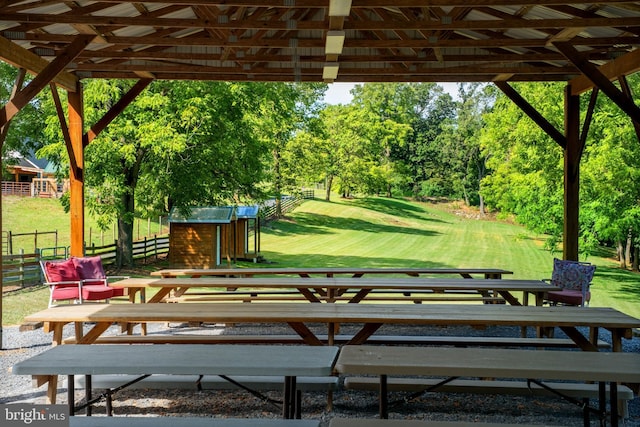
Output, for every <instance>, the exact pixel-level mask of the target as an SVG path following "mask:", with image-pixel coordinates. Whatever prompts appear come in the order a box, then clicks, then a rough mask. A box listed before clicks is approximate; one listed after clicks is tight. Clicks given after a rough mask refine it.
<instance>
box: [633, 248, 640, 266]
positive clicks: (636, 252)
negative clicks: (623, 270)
mask: <svg viewBox="0 0 640 427" xmlns="http://www.w3.org/2000/svg"><path fill="white" fill-rule="evenodd" d="M639 257H640V246H635V247H634V248H633V266H632V268H631V269H632V270H633V271H640V262H638V258H639Z"/></svg>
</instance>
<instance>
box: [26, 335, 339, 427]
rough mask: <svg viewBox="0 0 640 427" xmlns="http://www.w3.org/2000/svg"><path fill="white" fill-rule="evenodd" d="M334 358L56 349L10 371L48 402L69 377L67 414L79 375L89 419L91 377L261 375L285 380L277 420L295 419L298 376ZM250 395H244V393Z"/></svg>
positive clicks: (310, 352) (325, 371)
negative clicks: (39, 388) (41, 389)
mask: <svg viewBox="0 0 640 427" xmlns="http://www.w3.org/2000/svg"><path fill="white" fill-rule="evenodd" d="M337 354H338V348H337V347H330V346H326V347H320V348H313V347H308V346H268V347H267V346H260V345H219V346H211V345H198V344H184V345H171V344H167V345H153V346H150V345H102V346H92V345H63V346H56V347H53V348H51V349H49V350H46V351H44V352H43V353H40V354H38V355H36V356H33V357H31V358H29V359H26V360H24V361H22V362H19V363H17V364H16V365H14V366H13V373H14V374H16V375H31V376H33V378H34V380H36V382H37V384H38V385H43V384H45V383H48V391H47V397H48V399H49V401H50V402H51V403H55V401H56V390H57V382H58V376H59V375H67V376H68V387H67V390H68V396H69V399H68V401H69V412H70V414H71V415H73V414H74V413H75V410H76V408H75V387H74V384H75V382H74V376H75V375H84V376H85V378H86V386H85V392H86V394H87V396H86V402H87V403H86V405H85V406H86V407H87V409H88V415H89V414H90V413H91V412H90V408H91V404H92V403H94V402H95V400H94V399H93V397H92V395H91V389H92V387H91V376H92V375H114V374H123V375H137V376H139V377H138V378H137V379H136V380H133V381H134V382H136V381H137V380H142V379H144V378H145V377H147V376H149V375H154V374H174V375H219V376H224V377H225V378H226V377H227V376H233V375H262V376H284V378H285V381H284V397H283V403H282V415H283V418H285V419H292V418H300V414H301V408H300V403H301V399H300V394H299V393H298V389H297V385H296V377H298V376H316V377H321V376H330V375H331V374H332V373H333V370H332V368H333V364H334V362H335V359H336V356H337ZM127 385H128V384H126V383H125V384H123V385H122V386H121V387H117V388H115V389H113V390H110V391H107V392H106V393H105V394H104V396H100V397H99V398H102V397H104V398H106V399H107V412H108V413H109V414H111V403H110V402H111V395H112V393H113V392H114V391H116V390H118V389H120V388H122V387H126V386H127ZM248 391H249V390H248Z"/></svg>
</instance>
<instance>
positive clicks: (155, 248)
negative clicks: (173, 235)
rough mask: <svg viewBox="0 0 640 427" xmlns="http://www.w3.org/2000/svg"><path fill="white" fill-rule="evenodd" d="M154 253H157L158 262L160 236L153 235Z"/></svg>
mask: <svg viewBox="0 0 640 427" xmlns="http://www.w3.org/2000/svg"><path fill="white" fill-rule="evenodd" d="M153 252H154V253H155V260H156V261H157V260H158V235H157V234H154V235H153Z"/></svg>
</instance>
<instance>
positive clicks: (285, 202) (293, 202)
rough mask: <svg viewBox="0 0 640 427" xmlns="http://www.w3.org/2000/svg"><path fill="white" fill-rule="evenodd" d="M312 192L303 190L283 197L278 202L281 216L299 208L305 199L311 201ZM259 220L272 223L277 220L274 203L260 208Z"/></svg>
mask: <svg viewBox="0 0 640 427" xmlns="http://www.w3.org/2000/svg"><path fill="white" fill-rule="evenodd" d="M313 198H314V192H313V190H304V191H301V192H300V193H299V194H296V195H293V196H284V197H282V199H281V201H280V209H281V211H282V214H283V215H284V214H286V213H287V212H290V211H292V210H294V209H295V208H297V207H298V206H300V205H301V204H302V202H304V201H305V200H306V199H313ZM260 218H261V219H262V220H263V221H272V220H274V219H278V215H277V212H276V201H275V200H270V201H269V202H268V203H266V204H264V205H262V206H261V207H260Z"/></svg>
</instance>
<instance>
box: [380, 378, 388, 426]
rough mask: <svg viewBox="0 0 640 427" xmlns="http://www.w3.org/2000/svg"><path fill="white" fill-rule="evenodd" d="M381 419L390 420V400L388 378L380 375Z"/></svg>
mask: <svg viewBox="0 0 640 427" xmlns="http://www.w3.org/2000/svg"><path fill="white" fill-rule="evenodd" d="M379 399H380V419H381V420H386V419H388V418H389V398H388V386H387V376H386V375H380V397H379Z"/></svg>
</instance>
